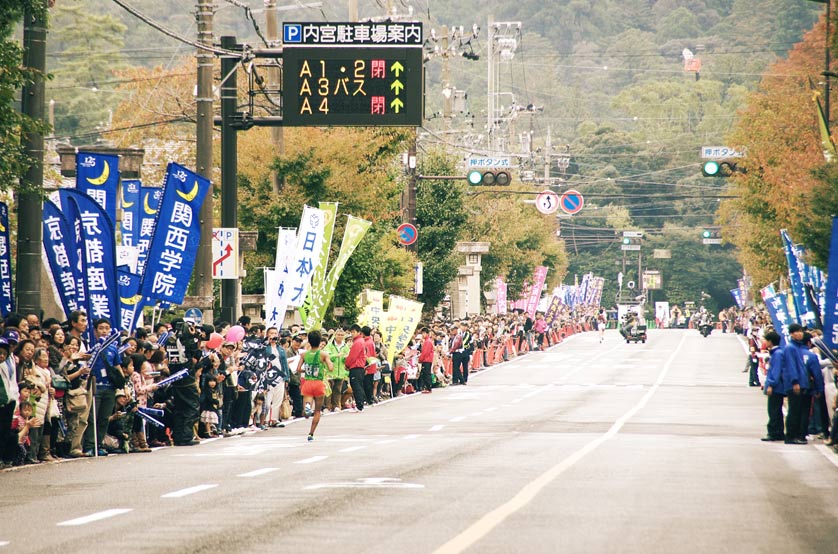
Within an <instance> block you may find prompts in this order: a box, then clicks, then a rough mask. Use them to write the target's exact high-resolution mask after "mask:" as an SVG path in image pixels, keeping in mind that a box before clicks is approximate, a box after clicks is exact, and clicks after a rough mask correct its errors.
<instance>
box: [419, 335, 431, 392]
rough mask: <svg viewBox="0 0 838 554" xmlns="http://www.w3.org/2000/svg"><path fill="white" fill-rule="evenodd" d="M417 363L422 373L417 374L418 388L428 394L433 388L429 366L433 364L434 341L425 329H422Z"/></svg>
mask: <svg viewBox="0 0 838 554" xmlns="http://www.w3.org/2000/svg"><path fill="white" fill-rule="evenodd" d="M419 363H420V364H421V365H422V372H421V373H420V374H419V388H421V389H422V392H423V393H424V394H430V393H431V392H432V391H431V388H432V387H433V380H432V379H431V366H432V365H433V363H434V341H433V340H432V339H431V334H430V332H429V331H428V328H427V327H422V350H421V351H420V352H419Z"/></svg>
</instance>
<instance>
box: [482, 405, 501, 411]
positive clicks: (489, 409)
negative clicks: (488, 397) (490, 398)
mask: <svg viewBox="0 0 838 554" xmlns="http://www.w3.org/2000/svg"><path fill="white" fill-rule="evenodd" d="M497 409H498V407H497V406H492V407H491V408H486V409H485V410H483V411H484V412H494V411H497Z"/></svg>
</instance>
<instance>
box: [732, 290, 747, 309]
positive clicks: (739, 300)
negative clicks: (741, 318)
mask: <svg viewBox="0 0 838 554" xmlns="http://www.w3.org/2000/svg"><path fill="white" fill-rule="evenodd" d="M730 294H731V296H733V300H734V301H735V302H736V306H737V307H738V308H739V309H740V310H744V309H745V301H744V299H743V296H742V290H741V289H738V288H735V289H730Z"/></svg>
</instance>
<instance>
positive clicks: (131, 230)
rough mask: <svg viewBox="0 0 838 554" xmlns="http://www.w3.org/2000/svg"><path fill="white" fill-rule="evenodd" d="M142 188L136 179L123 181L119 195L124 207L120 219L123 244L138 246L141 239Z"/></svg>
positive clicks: (121, 204)
mask: <svg viewBox="0 0 838 554" xmlns="http://www.w3.org/2000/svg"><path fill="white" fill-rule="evenodd" d="M141 188H142V184H141V183H140V181H138V180H136V179H125V180H123V181H122V187H121V189H122V193H121V194H120V195H119V205H120V207H121V208H122V219H121V220H120V221H119V229H120V232H121V235H122V246H137V241H139V239H140V218H141V213H142V200H141V198H140V189H141Z"/></svg>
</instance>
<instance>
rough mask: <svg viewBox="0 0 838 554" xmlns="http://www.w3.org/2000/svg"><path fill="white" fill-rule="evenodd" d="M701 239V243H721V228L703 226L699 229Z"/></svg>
mask: <svg viewBox="0 0 838 554" xmlns="http://www.w3.org/2000/svg"><path fill="white" fill-rule="evenodd" d="M701 239H702V240H701V242H702V243H703V244H721V243H722V230H721V228H720V227H705V228H704V229H703V230H702V231H701Z"/></svg>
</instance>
